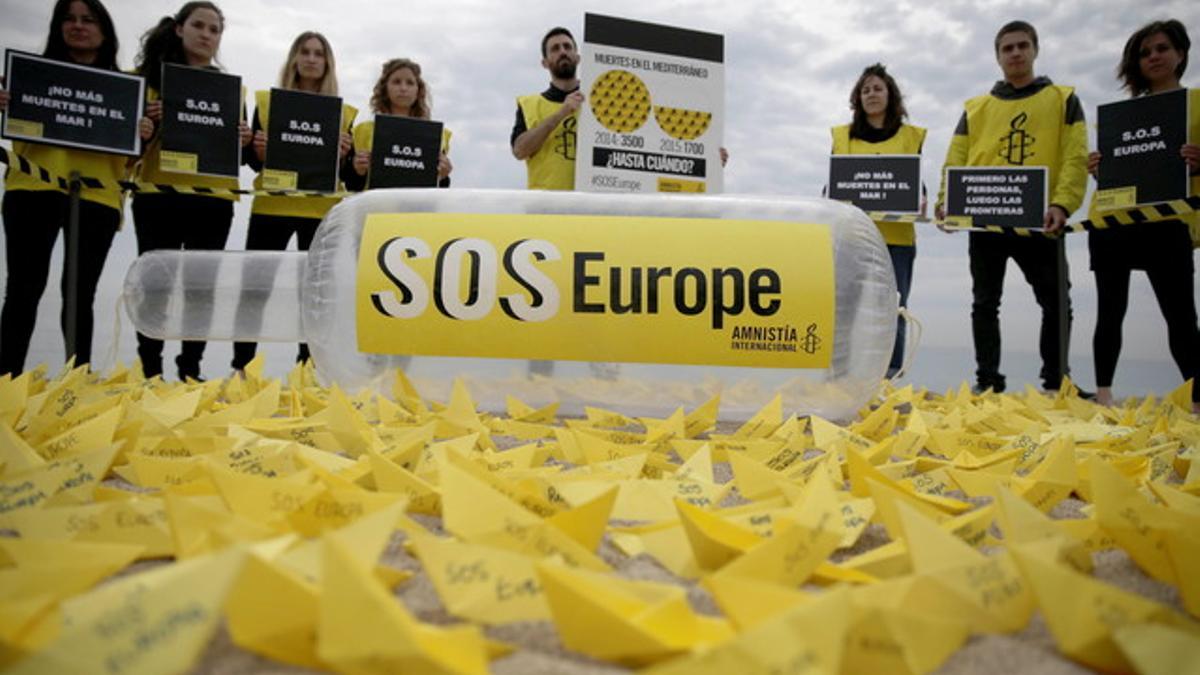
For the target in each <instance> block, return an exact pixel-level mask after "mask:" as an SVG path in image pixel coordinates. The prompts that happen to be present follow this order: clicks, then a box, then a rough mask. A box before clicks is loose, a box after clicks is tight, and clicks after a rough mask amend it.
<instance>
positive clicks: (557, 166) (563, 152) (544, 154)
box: [517, 94, 578, 190]
mask: <svg viewBox="0 0 1200 675" xmlns="http://www.w3.org/2000/svg"><path fill="white" fill-rule="evenodd" d="M517 105H518V106H519V107H520V108H521V114H522V115H524V117H525V128H526V129H532V128H534V127H536V126H537V125H538V124H540V123H541V122H542V120H544V119H546V118H547V117H550V116H551V115H553V114H554V113H556V112H558V109H559V108H561V107H562V103H555V102H553V101H548V100H546V97H544V96H542V95H541V94H530V95H529V96H521V97H519V98H517ZM577 118H578V115H575V114H573V115H570V116H568V117H566V118H564V119H563V121H561V122H559V123H558V126H557V127H555V128H554V131H552V132H551V133H550V136H549V137H548V138H546V142H545V143H543V144H542V147H541V148H539V149H538V151H537V152H535V153H533V155H531V156H530V157H528V158H526V160H525V169H526V171H527V173H528V175H529V180H528V183H527V185H528V187H529V189H530V190H574V189H575V148H576V137H577V134H576V125H577V124H578V119H577Z"/></svg>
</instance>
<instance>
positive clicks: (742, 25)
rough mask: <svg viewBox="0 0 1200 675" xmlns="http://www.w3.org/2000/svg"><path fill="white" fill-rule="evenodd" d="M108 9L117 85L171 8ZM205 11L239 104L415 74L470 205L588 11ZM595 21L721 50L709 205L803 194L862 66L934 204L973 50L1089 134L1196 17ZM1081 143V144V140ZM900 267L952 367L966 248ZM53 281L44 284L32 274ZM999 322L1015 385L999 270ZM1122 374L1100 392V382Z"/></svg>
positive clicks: (940, 240) (1081, 291)
mask: <svg viewBox="0 0 1200 675" xmlns="http://www.w3.org/2000/svg"><path fill="white" fill-rule="evenodd" d="M50 4H51V3H50V2H49V0H0V16H3V17H4V21H3V22H2V24H0V47H12V48H18V49H24V50H31V51H40V50H41V49H42V47H43V44H44V40H45V33H46V28H47V25H48V19H49V17H48V12H49V7H50ZM108 4H109V8H110V10H111V11H112V13H113V16H114V20H115V22H116V24H117V29H118V33H119V37H120V40H121V51H120V54H119V58H120V62H121V64H122V66H125V67H129V66H131V65H132V62H133V59H134V56H135V53H136V50H137V45H138V38H139V36H140V35H141V33H143V32H144V31H145V30H146V29H147V28H149V27H150V26H151V25H152V24H153V23H154V22H155V21H157V19H158V18H160V17H161V16H163V15H165V14H170V13H173V12H174V11H176V10H177V9H178V7H179V3H176V2H165V1H163V0H112V1H111V2H109V3H108ZM221 4H222V5H223V9H224V11H225V14H226V28H225V35H224V38H223V42H222V47H221V52H220V61H221V63H222V64H223V65H224V66H225V68H226V69H227V70H228V71H229V72H233V73H238V74H240V75H242V76H243V79H244V82H245V84H246V85H247V86H248V87H249V88H250V89H260V88H267V87H269V86H271V85H273V84H275V82H276V79H277V77H278V71H279V68H280V66H281V65H282V62H283V60H284V58H285V56H286V52H287V48H288V46H289V44H290V42H291V40H292V38H293V37H294V36H295V35H296V34H297V33H299V32H301V31H304V30H310V29H311V30H320V31H322V32H324V33H325V35H326V36H328V38H329V39H330V41H331V43H332V44H333V48H334V51H335V54H336V57H337V65H338V78H339V81H340V83H341V94H342V96H343V97H344V98H345V99H346V100H347V102H349V103H351V104H353V105H356V106H358V107H359V108H360V109H365V108H367V102H368V99H369V96H370V89H371V86H372V84H373V83H374V80H375V78H376V76H377V74H378V68H379V65H380V64H381V63H382V62H383V61H385V60H386V59H389V58H392V57H398V56H407V57H410V58H413V59H415V60H416V61H418V62H420V63H421V64H422V66H423V68H424V70H425V76H426V79H427V80H428V82H429V83H430V86H431V89H432V92H433V96H434V105H433V112H434V117H435V118H439V119H441V120H443V121H444V122H445V123H446V124H447V125H448V126H449V127H450V128H451V129H452V130H453V131H454V141H453V148H452V152H451V158H452V159H453V161H454V165H455V171H454V184H455V185H456V186H462V187H481V188H520V187H523V185H524V168H523V166H522V165H521V164H520V163H519V162H517V161H516V160H514V159H513V158H512V156H511V154H510V152H509V146H508V137H509V131H510V129H511V126H512V122H513V116H514V111H515V103H514V97H515V96H516V95H517V94H523V93H530V92H535V91H540V90H541V89H543V88H545V86H546V82H547V77H546V74H545V71H543V70H542V69H541V68H540V65H539V58H540V55H539V53H538V44H539V40H540V38H541V35H542V34H543V33H544V32H545V30H546V29H547V28H548V27H550V26H551V25H554V24H562V25H565V26H567V27H568V28H570V29H572V30H573V31H574V32H575V33H576V35H577V37H581V34H582V27H583V14H584V12H585V11H601V10H600V7H599V6H597V5H587V4H576V3H572V2H554V3H551V2H544V0H530V1H527V2H523V3H519V4H513V3H506V4H504V5H501V4H499V3H496V2H486V1H482V0H474V1H464V0H441V1H440V2H431V1H427V0H408V1H406V2H397V3H381V2H377V1H376V2H371V1H368V0H338V1H337V2H320V1H317V0H289V1H288V2H285V3H281V2H276V1H272V2H267V1H266V0H239V1H238V2H225V3H221ZM518 7H519V10H518ZM602 11H603V13H607V14H611V15H615V16H623V17H628V18H633V19H639V20H643V21H651V22H658V23H671V24H676V25H682V26H684V27H688V28H695V29H699V30H707V31H712V32H718V33H722V34H724V35H725V38H726V42H725V45H726V71H725V73H726V75H725V77H726V82H727V99H726V126H725V129H724V134H725V141H724V144H725V146H726V147H728V148H729V150H730V153H731V154H732V159H731V161H730V163H729V166H728V168H727V170H726V177H725V181H726V190H727V192H730V193H746V194H756V195H818V194H819V193H820V190H821V186H822V184H823V183H824V175H825V172H826V170H827V162H826V157H827V155H828V152H829V147H830V138H829V131H828V129H829V127H830V126H833V125H835V124H840V123H844V122H845V121H848V119H849V112H848V108H847V105H848V104H847V97H848V95H849V90H850V87H851V86H852V85H853V83H854V81H855V79H856V77H857V75H858V73H859V72H860V71H861V69H862V68H863V67H864V66H866V65H868V64H871V63H874V62H876V61H881V62H883V63H885V64H886V65H887V66H888V67H889V70H890V71H891V72H892V73H893V74H894V75H895V76H896V78H897V80H898V81H899V83H900V86H901V88H902V90H903V91H904V93H905V96H906V103H907V107H908V110H909V113H910V115H911V121H912V122H913V123H915V124H918V125H921V126H925V127H927V128H928V129H929V136H928V140H927V142H926V146H925V157H926V160H927V161H926V163H925V167H924V176H925V180H926V182H927V183H928V184H929V185H930V189H931V190H934V189H936V185H937V176H938V173H939V170H940V165H941V160H942V158H943V157H944V155H945V150H946V146H947V144H948V142H949V139H950V136H951V134H952V132H953V128H954V124H955V122H956V121H957V118H958V116H959V113H960V111H961V104H962V101H963V100H964V99H966V98H968V97H970V96H972V95H975V94H977V93H982V92H984V91H986V90H988V89H989V88H990V87H991V85H992V83H993V82H994V81H995V80H996V79H998V78H999V77H1000V74H999V69H998V67H997V65H996V62H995V60H994V57H993V51H992V38H993V36H994V34H995V31H996V29H997V28H998V27H999V26H1000V25H1002V24H1003V23H1005V22H1006V21H1008V20H1011V19H1015V18H1023V19H1026V20H1028V21H1031V22H1032V23H1033V24H1034V25H1036V26H1037V28H1038V30H1039V33H1040V36H1041V53H1040V56H1039V59H1038V62H1037V71H1038V72H1039V73H1040V74H1045V75H1049V76H1050V77H1051V78H1052V79H1054V80H1055V81H1056V82H1059V83H1063V84H1071V85H1074V86H1075V87H1077V91H1078V94H1079V96H1080V98H1081V100H1082V101H1083V102H1084V105H1085V108H1086V110H1087V115H1088V116H1089V122H1090V121H1092V120H1094V118H1095V106H1096V105H1097V104H1099V103H1102V102H1107V101H1111V100H1114V99H1117V98H1120V97H1121V96H1122V94H1121V92H1120V91H1119V89H1118V86H1117V83H1116V80H1115V79H1114V77H1113V71H1114V68H1115V66H1116V63H1117V60H1118V57H1119V53H1120V49H1121V46H1122V45H1123V43H1124V40H1125V39H1126V37H1127V36H1128V35H1129V34H1130V33H1131V32H1132V31H1133V30H1135V29H1136V28H1137V27H1139V26H1140V25H1142V24H1143V23H1145V22H1146V21H1148V20H1151V19H1156V18H1165V17H1176V18H1179V19H1180V20H1182V21H1184V23H1185V24H1188V25H1189V27H1190V28H1192V30H1193V33H1196V34H1200V5H1198V4H1197V3H1195V2H1194V0H1172V1H1166V2H1151V3H1128V2H1123V1H1121V0H1099V1H1088V2H1081V1H1077V0H1066V1H1062V2H1049V1H1046V2H1042V1H1038V2H1020V1H1016V2H1012V1H1010V2H1003V3H1001V2H984V1H981V0H972V1H969V2H937V3H910V2H898V3H887V2H866V1H863V0H842V1H840V2H822V3H815V2H813V3H810V2H768V1H760V0H747V1H746V2H741V3H733V2H727V1H724V0H723V1H720V2H717V1H715V0H687V1H686V2H683V3H679V2H661V3H646V2H634V1H631V0H610V1H609V2H607V3H603V10H602ZM1193 70H1195V67H1194V68H1193ZM1185 83H1193V84H1195V83H1197V79H1196V75H1195V72H1193V73H1189V76H1188V77H1185ZM1092 132H1093V133H1092V135H1093V136H1094V129H1093V130H1092ZM248 180H249V175H247V176H244V177H243V182H248ZM247 214H248V204H243V205H241V206H240V207H239V209H238V215H237V219H236V220H235V229H234V231H233V233H232V234H231V236H230V242H229V247H230V248H240V247H241V246H242V244H243V243H244V241H245V234H244V223H245V219H246V218H247ZM919 227H921V226H919ZM2 246H3V244H0V247H2ZM133 248H134V247H133V236H132V228H127V229H126V230H124V231H123V232H122V233H121V234H120V235H119V236H118V239H117V242H116V243H115V244H114V249H113V251H112V253H111V254H110V258H109V263H108V266H107V268H106V272H105V276H104V279H103V284H104V287H103V290H102V294H101V297H100V298H99V299H98V300H97V305H96V307H97V310H98V314H101V315H108V313H109V312H108V308H109V307H111V306H112V304H109V303H112V302H115V296H116V294H117V293H119V286H120V280H121V278H122V276H123V274H124V271H125V269H126V268H127V267H128V263H129V260H131V259H132V257H133ZM1068 250H1069V258H1070V261H1071V265H1072V272H1071V275H1072V282H1073V284H1074V290H1073V293H1072V296H1073V299H1074V302H1075V306H1076V327H1075V329H1074V332H1073V335H1074V338H1073V339H1074V343H1073V345H1074V346H1073V350H1072V364H1073V365H1074V367H1075V369H1076V370H1077V371H1078V373H1079V374H1080V379H1082V380H1085V381H1087V380H1088V379H1090V372H1091V363H1090V362H1091V330H1092V327H1093V325H1094V319H1095V311H1094V307H1095V288H1094V284H1093V283H1092V279H1091V274H1090V272H1089V271H1088V269H1087V247H1086V241H1085V238H1084V237H1082V236H1075V237H1072V238H1071V239H1070V242H1069V244H1068ZM918 251H919V253H918V257H917V265H916V276H915V279H914V287H913V291H912V297H911V300H910V305H911V309H912V310H913V312H914V313H915V314H917V315H918V317H919V318H920V319H921V320H922V321H923V322H924V323H925V325H926V332H925V341H924V342H925V344H926V345H928V346H931V347H933V348H946V349H956V350H966V352H965V353H966V355H967V357H968V358H969V353H970V352H969V349H970V344H971V336H970V322H969V318H968V317H969V305H970V278H969V275H968V273H967V264H966V236H965V235H945V234H940V233H938V232H936V231H935V230H933V229H932V228H931V227H929V226H924V227H922V228H921V229H920V230H919V244H918ZM0 264H2V263H0ZM57 273H58V272H57V268H56V269H55V270H53V271H52V274H55V275H57ZM0 283H3V282H2V281H0ZM1133 294H1134V298H1133V299H1132V301H1131V306H1130V314H1129V316H1128V317H1127V319H1126V323H1125V342H1126V351H1125V357H1126V358H1127V359H1130V361H1129V363H1133V361H1132V359H1148V360H1152V361H1157V362H1160V363H1161V362H1163V361H1164V359H1168V360H1169V357H1167V356H1165V354H1166V331H1165V328H1164V326H1163V322H1162V319H1161V316H1160V315H1159V314H1158V311H1157V306H1156V304H1155V302H1154V299H1153V295H1152V294H1151V292H1150V290H1149V285H1148V284H1147V283H1146V282H1145V280H1144V277H1142V276H1141V275H1138V276H1137V277H1135V283H1134V286H1133ZM57 296H58V293H57V276H54V277H52V279H51V282H50V290H49V291H48V292H47V294H46V296H45V298H44V300H43V303H42V309H41V314H40V317H39V323H38V332H37V335H36V336H35V343H37V344H38V345H39V347H40V348H41V349H43V350H44V351H42V352H38V353H35V354H34V355H33V357H34V358H35V359H36V358H37V357H38V356H39V355H40V356H41V358H43V359H45V360H50V361H56V360H58V359H59V358H61V356H60V355H61V351H59V350H61V341H60V339H59V338H58V335H57V326H56V324H57V320H56V313H57V311H58V306H59V305H58V298H57ZM1002 311H1003V321H1004V336H1005V341H1006V342H1005V344H1006V362H1005V363H1006V364H1007V365H1011V367H1010V368H1008V370H1009V371H1010V376H1015V377H1016V378H1017V379H1018V380H1020V379H1028V378H1029V377H1032V376H1033V374H1035V373H1036V368H1037V364H1036V362H1032V363H1027V362H1029V361H1030V359H1029V358H1028V357H1029V356H1030V355H1029V354H1028V352H1032V351H1034V350H1035V349H1036V331H1037V321H1036V317H1037V313H1038V310H1037V307H1036V305H1035V304H1034V303H1033V295H1032V292H1030V290H1029V289H1028V286H1026V285H1025V283H1024V281H1023V280H1021V279H1020V274H1019V271H1018V270H1017V269H1016V268H1015V267H1011V268H1010V273H1009V284H1008V288H1007V290H1006V293H1005V304H1004V307H1003V310H1002ZM124 330H126V331H127V330H129V328H128V327H126V328H124ZM110 336H111V331H110V332H109V336H105V335H103V334H98V339H97V342H96V352H97V356H98V357H99V356H101V355H102V352H105V351H106V349H105V346H106V344H107V342H106V341H105V340H106V339H109V337H110ZM132 342H133V341H132V340H131V339H128V335H126V338H123V339H121V340H120V343H119V350H118V354H119V356H120V357H121V358H122V359H124V360H126V361H128V360H130V358H131V355H132V352H133V347H132ZM214 351H215V350H214ZM289 351H290V350H289ZM1018 352H1020V353H1018ZM280 353H281V354H283V353H284V352H280ZM220 354H221V355H219V356H213V357H211V358H210V359H208V360H207V361H206V371H211V373H212V374H214V375H215V374H217V371H218V370H219V369H222V368H224V363H226V362H227V361H226V357H225V356H224V352H221V353H220ZM1010 354H1011V356H1007V355H1010ZM280 358H281V360H280V362H279V363H280V365H279V366H278V367H279V368H282V367H283V366H284V365H285V364H286V356H281V357H280ZM218 362H219V363H218ZM102 363H103V362H102ZM1123 363H1125V362H1123ZM961 365H962V370H961V371H960V372H956V373H954V379H955V380H958V379H962V378H965V377H969V376H970V375H971V370H972V368H971V364H970V362H969V360H968V361H964V362H963V363H962V364H961ZM918 368H920V363H918ZM1128 368H1132V366H1129V367H1128ZM1128 368H1123V370H1121V371H1119V372H1118V381H1120V379H1121V378H1122V377H1123V376H1124V375H1125V374H1126V373H1127V372H1128ZM1163 372H1165V373H1166V376H1165V377H1166V379H1165V381H1164V382H1163V383H1162V385H1161V387H1160V388H1162V387H1166V386H1168V385H1171V384H1173V383H1174V382H1175V377H1176V376H1175V375H1174V374H1173V368H1166V369H1165V370H1164V371H1163ZM919 373H920V370H919V371H918V374H919ZM1022 373H1027V375H1025V376H1022ZM1085 374H1086V376H1085ZM1089 384H1090V383H1089Z"/></svg>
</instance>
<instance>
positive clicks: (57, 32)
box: [42, 0, 119, 70]
mask: <svg viewBox="0 0 1200 675" xmlns="http://www.w3.org/2000/svg"><path fill="white" fill-rule="evenodd" d="M75 1H76V0H58V2H56V3H54V11H53V12H51V13H50V32H49V33H48V34H47V36H46V50H45V51H43V52H42V56H45V57H46V58H49V59H55V60H56V61H72V59H71V51H70V50H69V49H68V48H67V42H66V40H64V39H63V29H62V26H63V23H64V22H66V20H67V13H68V12H70V11H71V3H72V2H75ZM78 1H79V2H82V3H83V4H84V5H87V8H88V10H89V11H90V12H91V13H92V15H94V16H95V17H96V23H97V24H99V26H100V33H101V34H103V35H104V41H103V42H101V43H100V49H99V50H97V52H96V61H95V63H92V64H90V65H92V66H94V67H96V68H103V69H104V70H117V48H118V46H119V44H118V42H117V29H116V28H114V27H113V20H112V16H110V15H109V13H108V10H107V9H106V8H105V7H104V5H102V4H100V0H78Z"/></svg>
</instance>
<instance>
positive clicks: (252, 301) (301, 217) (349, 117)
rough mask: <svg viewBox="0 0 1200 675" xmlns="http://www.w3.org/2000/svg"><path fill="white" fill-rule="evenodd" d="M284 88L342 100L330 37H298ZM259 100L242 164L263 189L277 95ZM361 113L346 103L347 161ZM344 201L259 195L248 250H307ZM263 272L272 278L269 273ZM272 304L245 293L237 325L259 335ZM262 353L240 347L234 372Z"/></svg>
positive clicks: (341, 151) (343, 146) (343, 144)
mask: <svg viewBox="0 0 1200 675" xmlns="http://www.w3.org/2000/svg"><path fill="white" fill-rule="evenodd" d="M279 87H280V88H281V89H289V90H293V91H306V92H310V93H313V94H323V95H326V96H337V94H338V82H337V63H336V61H335V60H334V56H333V47H331V46H330V44H329V40H327V39H325V36H324V35H322V34H320V33H318V32H315V31H305V32H303V33H301V34H299V35H297V36H296V39H295V40H293V41H292V46H291V48H290V49H289V50H288V55H287V60H286V61H285V62H284V64H283V68H281V69H280V72H279ZM254 100H255V106H256V110H255V111H254V122H253V131H254V142H253V144H252V146H251V147H249V148H246V149H245V150H244V151H243V152H242V163H243V164H245V165H247V166H249V167H251V168H252V169H254V170H255V171H258V172H259V175H258V176H257V177H256V178H255V179H254V187H255V188H259V189H261V188H262V169H263V162H264V161H265V160H266V157H267V131H266V130H267V129H268V123H269V120H270V102H271V92H270V91H268V90H262V91H256V92H255V93H254ZM357 114H358V110H357V109H355V108H354V107H353V106H349V105H346V104H342V122H341V133H340V135H339V137H338V156H339V157H340V158H341V159H345V157H346V155H347V154H348V153H349V152H350V147H351V144H352V141H351V137H350V127H351V125H352V124H353V123H354V117H355V115H357ZM339 201H340V198H339V197H285V196H267V195H259V196H256V197H255V198H254V204H253V206H251V208H250V223H249V226H248V227H247V230H246V250H247V251H282V250H285V249H286V248H287V246H288V242H289V241H290V240H291V238H292V235H293V234H294V235H296V248H297V249H298V250H301V251H307V250H308V247H309V245H310V244H311V243H312V240H313V236H314V235H315V234H316V232H317V226H318V225H320V224H321V218H323V217H324V216H325V214H326V213H327V212H328V211H329V209H331V208H333V207H334V205H335V204H337V203H338V202H339ZM272 271H273V270H272ZM263 272H264V273H266V272H267V270H263ZM256 293H257V295H256ZM268 293H269V292H268ZM266 301H267V297H266V296H264V295H262V294H261V293H258V292H257V291H244V292H243V293H242V304H241V305H240V306H239V307H238V311H237V318H236V322H237V324H238V325H239V327H241V328H242V329H243V332H246V331H250V332H253V331H252V330H250V329H251V328H252V325H261V324H262V308H263V307H264V306H265V304H266ZM257 351H258V344H257V343H254V342H235V343H234V344H233V362H232V366H233V369H234V370H235V371H238V372H241V371H242V370H243V369H244V368H245V367H246V364H248V363H250V361H251V360H252V359H253V358H254V354H255V353H256V352H257ZM308 358H309V354H308V346H307V345H305V344H304V343H301V344H300V348H299V351H298V352H297V354H296V361H298V362H303V361H306V360H308Z"/></svg>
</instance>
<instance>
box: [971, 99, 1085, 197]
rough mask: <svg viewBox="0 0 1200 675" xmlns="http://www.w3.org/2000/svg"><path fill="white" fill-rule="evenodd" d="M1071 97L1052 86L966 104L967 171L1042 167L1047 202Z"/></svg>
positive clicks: (1054, 178) (1057, 165) (1052, 187)
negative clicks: (1046, 181) (1015, 96)
mask: <svg viewBox="0 0 1200 675" xmlns="http://www.w3.org/2000/svg"><path fill="white" fill-rule="evenodd" d="M1073 92H1074V89H1073V88H1071V87H1063V86H1059V85H1056V84H1052V85H1047V86H1046V87H1043V88H1042V90H1041V91H1039V92H1037V93H1036V94H1034V95H1033V96H1027V97H1025V98H1020V99H1015V100H1004V99H1001V98H997V97H995V96H992V95H991V94H984V95H982V96H976V97H975V98H972V99H970V100H968V101H967V103H966V113H967V163H966V166H1044V167H1047V169H1048V170H1049V187H1048V190H1049V193H1048V194H1047V197H1049V196H1050V195H1053V194H1054V188H1055V186H1056V185H1057V184H1058V183H1057V181H1058V171H1059V168H1060V165H1061V161H1060V160H1061V159H1062V158H1061V157H1059V148H1060V143H1059V141H1060V140H1061V135H1062V133H1063V132H1064V131H1065V127H1064V126H1063V118H1064V115H1065V111H1066V106H1067V99H1069V98H1070V96H1071V94H1072V93H1073Z"/></svg>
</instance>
